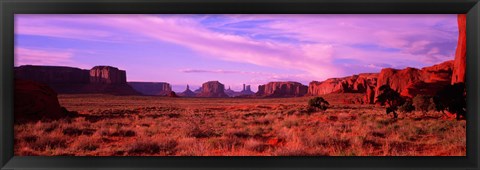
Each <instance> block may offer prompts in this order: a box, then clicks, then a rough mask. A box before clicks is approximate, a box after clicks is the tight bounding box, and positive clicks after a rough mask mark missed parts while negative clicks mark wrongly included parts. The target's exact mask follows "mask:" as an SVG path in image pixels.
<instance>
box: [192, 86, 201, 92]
mask: <svg viewBox="0 0 480 170" xmlns="http://www.w3.org/2000/svg"><path fill="white" fill-rule="evenodd" d="M193 92H194V93H197V94H198V93H201V92H202V87H199V88H198V89H197V90H195V91H193Z"/></svg>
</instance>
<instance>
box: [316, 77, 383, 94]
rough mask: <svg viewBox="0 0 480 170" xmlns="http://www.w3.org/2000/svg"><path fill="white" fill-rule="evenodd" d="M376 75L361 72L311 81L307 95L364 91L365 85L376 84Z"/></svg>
mask: <svg viewBox="0 0 480 170" xmlns="http://www.w3.org/2000/svg"><path fill="white" fill-rule="evenodd" d="M377 76H378V74H376V73H363V74H359V75H353V76H348V77H343V78H331V79H327V80H325V81H323V82H318V81H312V82H310V84H309V86H308V95H314V96H315V95H323V94H330V93H364V92H366V90H367V87H369V86H372V85H375V84H376V81H377Z"/></svg>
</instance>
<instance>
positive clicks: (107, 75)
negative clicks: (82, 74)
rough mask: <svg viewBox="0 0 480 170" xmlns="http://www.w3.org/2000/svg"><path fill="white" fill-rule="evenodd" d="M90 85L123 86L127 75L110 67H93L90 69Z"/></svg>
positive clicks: (123, 71)
mask: <svg viewBox="0 0 480 170" xmlns="http://www.w3.org/2000/svg"><path fill="white" fill-rule="evenodd" d="M90 83H92V84H125V83H127V74H126V72H125V70H119V69H118V68H116V67H111V66H95V67H93V68H92V69H90Z"/></svg>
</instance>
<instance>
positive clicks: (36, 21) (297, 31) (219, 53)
mask: <svg viewBox="0 0 480 170" xmlns="http://www.w3.org/2000/svg"><path fill="white" fill-rule="evenodd" d="M18 16H20V17H19V19H17V22H16V24H17V26H16V30H15V31H16V34H18V35H36V36H44V37H54V38H69V39H78V40H81V41H106V42H117V43H132V42H162V43H171V44H175V45H178V46H182V47H184V48H185V49H188V50H191V51H192V52H193V53H195V54H196V55H198V56H200V57H203V58H205V59H208V60H218V61H226V62H233V63H244V64H249V65H255V66H259V67H263V68H269V69H277V68H281V69H283V70H286V71H287V70H292V71H294V72H295V73H292V74H288V73H282V74H280V73H266V75H267V76H266V78H264V79H262V80H260V79H257V78H256V77H253V78H251V82H257V81H263V83H264V82H265V81H270V80H272V81H273V80H286V79H290V78H292V79H295V80H299V81H311V80H324V79H327V78H331V77H341V76H347V75H350V74H357V73H358V71H362V69H363V71H369V72H370V71H379V70H380V69H381V68H382V67H384V66H391V67H398V66H403V65H409V66H413V67H422V66H426V65H431V64H435V63H438V62H441V61H445V60H449V59H453V56H454V50H455V46H456V38H457V36H458V35H457V34H458V33H457V30H456V29H457V28H456V15H18ZM71 55H73V54H71ZM71 55H70V56H71ZM57 56H59V55H58V54H57ZM19 57H20V58H22V57H21V56H19ZM30 58H32V57H30ZM338 60H341V61H355V62H343V63H341V64H339V62H338ZM35 62H37V61H34V60H31V61H30V63H35ZM351 68H355V69H351ZM246 69H249V68H246ZM180 72H181V73H222V74H237V73H238V74H251V73H250V72H246V71H235V70H225V69H223V70H222V69H219V70H204V69H187V70H180ZM253 72H255V71H253ZM253 72H252V73H253ZM299 72H300V73H299ZM199 81H200V80H199Z"/></svg>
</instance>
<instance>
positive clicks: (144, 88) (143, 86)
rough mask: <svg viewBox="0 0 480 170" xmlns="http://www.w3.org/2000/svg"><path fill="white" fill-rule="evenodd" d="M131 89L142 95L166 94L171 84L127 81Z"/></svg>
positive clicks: (169, 90) (170, 90)
mask: <svg viewBox="0 0 480 170" xmlns="http://www.w3.org/2000/svg"><path fill="white" fill-rule="evenodd" d="M128 85H130V86H131V87H132V88H133V89H135V90H136V91H138V92H140V93H142V94H143V95H153V96H168V95H169V94H170V92H172V86H171V85H170V84H168V83H165V82H128Z"/></svg>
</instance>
